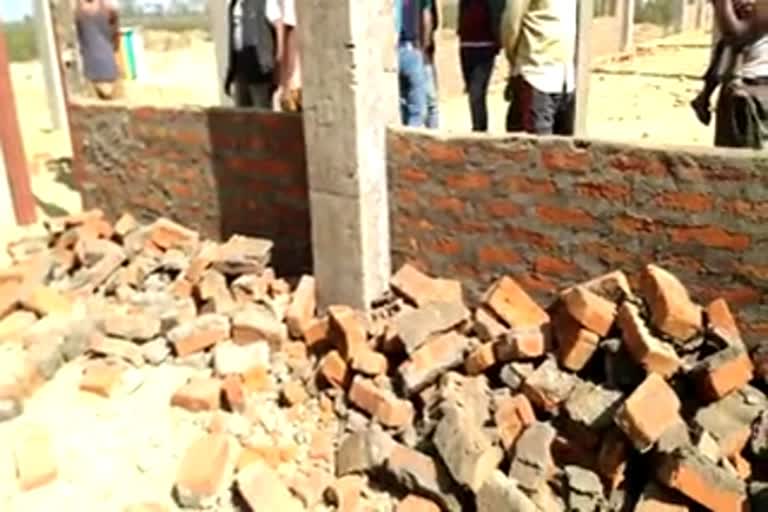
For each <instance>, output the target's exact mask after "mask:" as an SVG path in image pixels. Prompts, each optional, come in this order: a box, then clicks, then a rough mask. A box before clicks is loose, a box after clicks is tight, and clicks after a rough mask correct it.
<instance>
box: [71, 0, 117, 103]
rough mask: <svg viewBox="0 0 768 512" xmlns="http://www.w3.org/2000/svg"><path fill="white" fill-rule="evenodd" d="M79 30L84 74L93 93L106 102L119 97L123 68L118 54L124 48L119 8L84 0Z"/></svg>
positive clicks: (78, 13) (102, 1) (77, 24)
mask: <svg viewBox="0 0 768 512" xmlns="http://www.w3.org/2000/svg"><path fill="white" fill-rule="evenodd" d="M75 28H76V31H77V41H78V45H79V46H80V55H81V58H82V60H83V74H84V75H85V78H86V79H87V80H88V81H89V82H90V84H91V87H92V90H93V93H94V94H95V95H96V96H97V97H98V98H99V99H102V100H111V99H115V98H116V97H117V96H119V90H118V89H119V81H120V68H119V67H118V64H117V58H116V57H115V53H116V52H117V51H118V50H119V49H120V23H119V16H118V13H117V9H116V8H115V7H114V6H113V5H112V4H111V3H108V2H107V0H80V1H79V2H78V4H77V8H76V10H75Z"/></svg>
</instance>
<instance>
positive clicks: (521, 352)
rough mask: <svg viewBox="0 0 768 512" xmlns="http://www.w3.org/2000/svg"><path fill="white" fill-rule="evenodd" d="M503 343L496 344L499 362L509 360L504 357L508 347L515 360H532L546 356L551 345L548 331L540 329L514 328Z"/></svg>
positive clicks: (508, 332)
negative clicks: (549, 344) (548, 346)
mask: <svg viewBox="0 0 768 512" xmlns="http://www.w3.org/2000/svg"><path fill="white" fill-rule="evenodd" d="M503 342H504V343H503V344H501V343H497V344H496V347H495V348H496V359H497V360H499V361H506V360H508V358H506V357H504V356H503V355H502V353H504V352H506V348H507V347H508V348H509V349H511V350H512V354H513V356H512V358H513V359H532V358H535V357H539V356H542V355H544V352H545V351H546V349H547V345H548V343H549V341H548V331H546V330H543V329H541V328H539V327H532V328H512V329H510V330H509V331H507V333H506V335H505V337H504V340H503Z"/></svg>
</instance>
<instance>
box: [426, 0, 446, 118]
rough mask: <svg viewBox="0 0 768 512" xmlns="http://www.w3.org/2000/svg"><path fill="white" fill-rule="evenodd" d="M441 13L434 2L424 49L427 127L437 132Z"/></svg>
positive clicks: (435, 0) (437, 4) (438, 4)
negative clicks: (436, 52) (436, 38)
mask: <svg viewBox="0 0 768 512" xmlns="http://www.w3.org/2000/svg"><path fill="white" fill-rule="evenodd" d="M441 12H442V8H441V5H440V0H433V1H432V6H431V7H430V15H431V25H432V26H431V27H426V26H425V27H424V30H425V31H426V30H427V29H428V28H429V29H430V30H429V37H428V39H427V46H426V47H425V48H424V73H426V76H425V78H424V80H425V81H426V88H427V104H426V109H427V113H426V120H425V125H426V127H427V128H430V129H433V130H437V128H438V127H439V125H440V106H439V104H440V97H439V94H438V89H439V87H438V78H437V67H436V66H435V51H436V50H437V45H436V43H435V37H436V35H437V32H438V30H440V20H441V16H440V14H441Z"/></svg>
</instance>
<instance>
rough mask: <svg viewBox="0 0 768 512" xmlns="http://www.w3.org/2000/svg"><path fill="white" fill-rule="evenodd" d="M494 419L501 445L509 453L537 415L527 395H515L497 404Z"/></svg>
mask: <svg viewBox="0 0 768 512" xmlns="http://www.w3.org/2000/svg"><path fill="white" fill-rule="evenodd" d="M494 419H495V421H496V428H497V429H498V431H499V437H500V438H501V445H502V446H503V447H504V450H506V451H507V452H508V453H509V452H510V450H511V449H512V448H513V447H514V445H515V442H516V441H517V438H518V437H520V434H522V433H523V430H525V429H526V428H527V427H528V426H530V425H532V424H533V423H534V422H535V421H536V416H535V414H534V412H533V407H532V406H531V402H530V401H528V398H526V396H525V395H515V396H512V397H508V398H504V399H502V400H501V402H500V403H498V404H497V408H496V414H495V415H494Z"/></svg>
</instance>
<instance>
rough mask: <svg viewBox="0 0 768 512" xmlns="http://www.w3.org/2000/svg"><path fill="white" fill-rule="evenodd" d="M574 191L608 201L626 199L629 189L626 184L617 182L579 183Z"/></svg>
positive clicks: (584, 195)
mask: <svg viewBox="0 0 768 512" xmlns="http://www.w3.org/2000/svg"><path fill="white" fill-rule="evenodd" d="M574 189H575V191H576V193H577V194H578V195H580V196H582V197H589V198H591V199H608V200H610V201H626V200H628V199H629V195H630V193H631V190H630V188H629V187H628V186H626V185H620V184H617V183H607V182H603V183H579V184H577V185H576V186H575V187H574Z"/></svg>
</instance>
